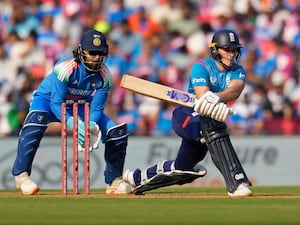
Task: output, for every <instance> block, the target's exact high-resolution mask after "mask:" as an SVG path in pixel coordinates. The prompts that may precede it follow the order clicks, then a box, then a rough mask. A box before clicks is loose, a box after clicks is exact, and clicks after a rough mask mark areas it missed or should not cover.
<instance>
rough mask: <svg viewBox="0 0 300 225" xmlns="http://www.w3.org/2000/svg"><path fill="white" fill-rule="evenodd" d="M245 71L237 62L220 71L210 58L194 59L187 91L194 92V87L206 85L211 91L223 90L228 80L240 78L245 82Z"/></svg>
mask: <svg viewBox="0 0 300 225" xmlns="http://www.w3.org/2000/svg"><path fill="white" fill-rule="evenodd" d="M245 79H246V71H245V70H244V68H243V67H242V66H240V65H238V64H234V65H233V66H232V67H231V68H230V69H228V70H226V71H220V70H219V69H218V67H217V65H216V62H215V60H214V59H212V58H203V59H200V60H198V61H196V62H195V63H194V64H193V66H192V70H191V74H190V80H189V86H188V92H189V93H192V94H195V90H194V87H196V86H207V87H208V88H209V90H210V91H212V92H215V93H217V92H222V91H224V90H225V89H226V88H227V87H228V85H229V83H230V81H232V80H241V81H243V82H245Z"/></svg>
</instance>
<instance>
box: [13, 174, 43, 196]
mask: <svg viewBox="0 0 300 225" xmlns="http://www.w3.org/2000/svg"><path fill="white" fill-rule="evenodd" d="M15 181H16V188H17V190H21V192H22V193H23V194H24V195H33V194H35V193H37V192H38V191H39V190H40V189H39V187H38V186H37V184H36V183H34V182H33V181H32V180H31V179H30V177H29V176H28V173H27V172H23V173H21V174H20V175H18V176H16V177H15Z"/></svg>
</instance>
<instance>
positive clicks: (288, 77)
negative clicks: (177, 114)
mask: <svg viewBox="0 0 300 225" xmlns="http://www.w3.org/2000/svg"><path fill="white" fill-rule="evenodd" d="M299 12H300V1H299V0H239V1H235V0H151V1H145V0H89V1H84V0H53V1H50V0H0V104H1V107H0V137H5V136H13V135H17V134H18V132H19V129H20V127H21V124H22V122H23V120H24V117H25V116H26V113H27V110H28V107H29V104H30V98H31V93H32V91H33V90H34V89H35V88H36V87H37V85H38V84H39V82H40V81H41V80H42V79H43V78H44V77H45V76H47V74H48V73H49V71H50V70H51V69H52V66H53V64H54V63H55V62H56V61H57V60H58V59H60V58H61V57H64V56H66V55H70V54H72V51H73V50H75V49H76V47H77V44H78V42H79V40H80V37H81V34H82V33H83V32H84V31H86V30H88V29H92V28H93V29H96V30H99V31H101V32H103V33H105V35H106V37H107V40H108V42H109V57H108V60H107V62H106V63H107V65H108V66H109V68H110V69H111V71H112V75H113V80H114V84H115V85H114V87H113V89H112V92H111V94H110V96H109V101H108V103H107V107H106V108H105V111H106V113H108V114H109V115H110V116H111V117H112V118H114V119H115V120H116V122H119V123H121V122H127V123H128V128H129V131H130V133H131V134H132V135H142V136H156V135H157V136H172V135H174V133H173V131H172V126H171V122H170V120H171V116H172V110H173V109H174V107H176V106H175V105H173V104H168V103H166V102H162V101H159V100H155V99H152V98H149V97H145V96H141V95H137V94H134V93H132V92H130V91H126V90H124V89H122V88H120V86H119V82H120V79H121V76H122V74H124V73H128V74H131V75H134V76H136V77H140V78H143V79H147V80H150V81H154V82H157V83H161V84H164V85H168V86H171V87H174V88H177V89H182V90H186V89H187V82H188V76H189V71H190V67H191V64H192V63H193V62H194V61H195V60H196V59H198V58H200V57H209V51H208V44H209V42H210V41H211V37H212V34H213V32H214V31H216V30H218V29H221V28H229V29H233V30H235V31H236V32H237V33H238V35H239V37H240V42H241V43H242V44H243V49H242V57H241V60H240V63H241V64H242V65H243V66H244V67H245V69H246V71H247V84H246V87H245V90H244V92H243V94H242V95H241V96H240V98H239V100H238V101H236V102H231V103H229V104H230V105H231V106H232V107H233V108H234V109H235V110H236V112H237V113H236V114H235V115H233V116H231V117H230V118H228V121H227V124H228V128H229V130H230V132H231V133H232V134H235V135H259V134H270V135H271V134H282V135H294V134H299V133H300V122H299V121H300V79H299V78H300V73H299V71H300V70H299V69H300V67H299V66H300V58H299V52H300V51H299V50H300V29H299V28H300V13H299ZM59 131H60V130H59V125H53V127H51V126H50V127H49V130H48V131H47V132H48V134H53V135H55V134H59Z"/></svg>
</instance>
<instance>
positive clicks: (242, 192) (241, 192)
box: [228, 184, 252, 197]
mask: <svg viewBox="0 0 300 225" xmlns="http://www.w3.org/2000/svg"><path fill="white" fill-rule="evenodd" d="M228 195H229V196H230V197H249V196H252V192H251V191H250V190H249V188H248V187H247V185H246V184H240V185H239V186H238V187H237V189H236V190H235V192H233V193H230V192H228Z"/></svg>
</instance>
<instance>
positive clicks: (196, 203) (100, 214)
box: [0, 186, 300, 225]
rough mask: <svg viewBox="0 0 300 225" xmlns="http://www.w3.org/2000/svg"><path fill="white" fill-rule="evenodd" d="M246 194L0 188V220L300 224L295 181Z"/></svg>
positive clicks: (298, 191) (298, 189) (202, 190)
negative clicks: (32, 192) (85, 192)
mask: <svg viewBox="0 0 300 225" xmlns="http://www.w3.org/2000/svg"><path fill="white" fill-rule="evenodd" d="M252 190H253V192H254V196H253V197H250V198H229V197H228V196H227V195H226V193H225V188H224V187H209V188H208V187H206V188H187V187H177V186H174V187H168V188H161V189H158V190H155V191H152V192H149V193H148V194H146V195H142V196H139V195H129V196H108V195H105V194H103V193H104V190H103V189H98V190H92V193H91V194H90V195H89V196H84V195H79V196H77V197H75V196H73V195H72V194H70V195H68V196H61V194H60V192H59V191H49V190H41V191H40V193H39V194H38V195H34V196H23V195H22V194H21V193H19V192H15V191H12V190H10V191H0V224H5V225H10V224H14V225H17V224H18V225H22V224H30V225H34V224H53V225H54V224H57V225H60V224H73V225H75V224H87V225H89V224H105V225H109V224H116V225H122V224H128V225H135V224H139V225H142V224H153V225H154V224H155V225H160V224H172V225H177V224H178V225H179V224H185V225H189V224H205V225H210V224H219V225H221V224H229V225H235V224H237V225H247V224H264V225H269V224H280V225H282V224H285V225H289V224H297V225H299V224H300V186H282V187H277V186H276V187H273V186H272V187H252Z"/></svg>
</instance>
